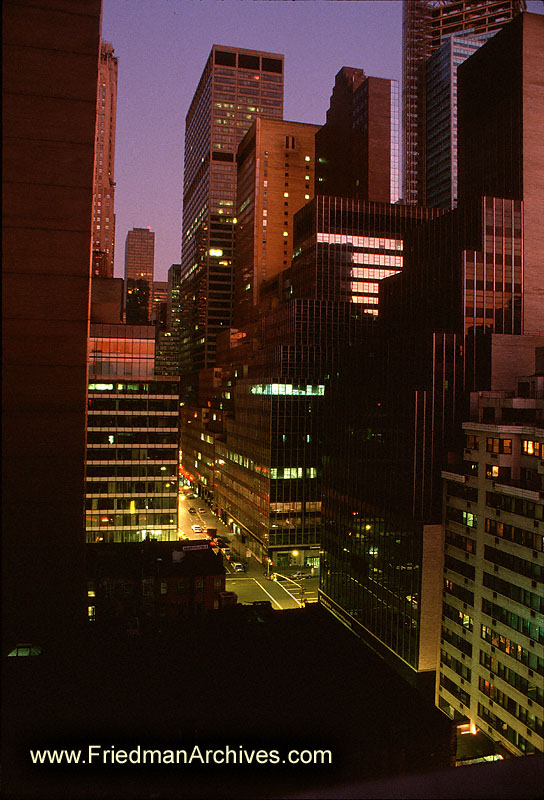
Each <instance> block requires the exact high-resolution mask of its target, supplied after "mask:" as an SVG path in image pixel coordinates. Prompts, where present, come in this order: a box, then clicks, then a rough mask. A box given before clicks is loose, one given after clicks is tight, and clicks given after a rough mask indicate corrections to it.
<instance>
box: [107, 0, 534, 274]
mask: <svg viewBox="0 0 544 800" xmlns="http://www.w3.org/2000/svg"><path fill="white" fill-rule="evenodd" d="M527 5H528V7H529V10H530V11H536V12H540V13H542V11H543V10H544V9H543V4H542V2H528V4H527ZM401 28H402V3H401V1H400V0H381V2H371V1H370V0H294V2H293V0H103V23H102V35H103V38H104V39H105V40H106V41H109V42H111V43H112V44H113V46H114V48H115V53H116V55H117V56H118V58H119V88H118V106H117V141H116V160H115V180H116V183H117V188H116V196H115V211H116V216H117V230H116V258H115V262H116V269H115V274H116V275H119V276H122V274H123V264H124V252H125V239H126V235H127V232H128V231H129V230H131V229H132V228H133V227H147V226H148V225H149V226H150V227H151V229H152V230H154V231H155V232H156V237H155V276H156V279H157V280H165V279H166V274H167V270H168V267H169V266H170V264H172V263H175V262H179V259H180V242H181V205H182V202H181V197H182V185H183V142H184V135H185V115H186V113H187V110H188V108H189V103H190V102H191V99H192V96H193V94H194V91H195V89H196V86H197V84H198V81H199V79H200V76H201V74H202V70H203V69H204V66H205V63H206V59H207V57H208V55H209V52H210V49H211V46H212V44H226V45H231V46H234V47H246V48H251V49H255V50H269V51H271V52H277V53H283V54H284V55H285V106H284V115H285V118H286V119H290V120H293V121H296V122H312V123H317V124H322V123H323V122H324V121H325V114H326V112H327V108H328V106H329V97H330V94H331V91H332V87H333V84H334V76H335V75H336V73H337V72H338V70H339V69H340V68H341V67H342V66H349V67H362V68H363V69H364V70H365V72H366V73H367V75H374V76H377V77H382V78H396V79H397V80H399V82H400V80H401V69H402V68H401V57H402V56H401V53H402V38H401V33H402V31H401Z"/></svg>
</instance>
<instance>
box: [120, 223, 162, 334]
mask: <svg viewBox="0 0 544 800" xmlns="http://www.w3.org/2000/svg"><path fill="white" fill-rule="evenodd" d="M154 274H155V232H154V231H152V230H151V229H150V228H133V229H132V230H131V231H129V232H128V233H127V238H126V242H125V312H126V321H127V324H128V325H149V323H150V322H151V317H152V310H153V278H154Z"/></svg>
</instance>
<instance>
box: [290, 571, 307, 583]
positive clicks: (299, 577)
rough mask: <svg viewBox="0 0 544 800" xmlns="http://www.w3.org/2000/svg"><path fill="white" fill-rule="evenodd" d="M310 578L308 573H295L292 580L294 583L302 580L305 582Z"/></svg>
mask: <svg viewBox="0 0 544 800" xmlns="http://www.w3.org/2000/svg"><path fill="white" fill-rule="evenodd" d="M310 577H311V576H310V575H308V573H307V572H295V574H294V575H293V578H294V579H295V580H296V581H303V580H305V579H306V578H310Z"/></svg>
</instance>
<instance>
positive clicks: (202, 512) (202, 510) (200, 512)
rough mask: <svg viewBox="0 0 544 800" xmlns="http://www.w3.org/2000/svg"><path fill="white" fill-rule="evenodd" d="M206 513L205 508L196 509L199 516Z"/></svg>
mask: <svg viewBox="0 0 544 800" xmlns="http://www.w3.org/2000/svg"><path fill="white" fill-rule="evenodd" d="M206 511H207V509H206V508H199V509H198V513H199V514H205V513H206Z"/></svg>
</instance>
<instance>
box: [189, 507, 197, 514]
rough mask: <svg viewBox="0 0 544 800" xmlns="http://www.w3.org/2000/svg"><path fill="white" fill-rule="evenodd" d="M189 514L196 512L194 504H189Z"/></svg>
mask: <svg viewBox="0 0 544 800" xmlns="http://www.w3.org/2000/svg"><path fill="white" fill-rule="evenodd" d="M189 514H196V508H194V506H191V508H190V509H189Z"/></svg>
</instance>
